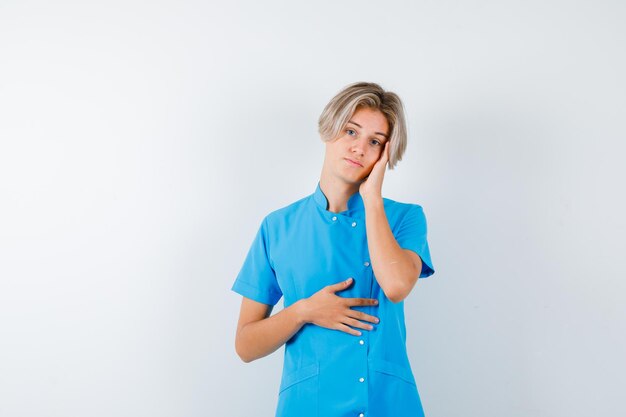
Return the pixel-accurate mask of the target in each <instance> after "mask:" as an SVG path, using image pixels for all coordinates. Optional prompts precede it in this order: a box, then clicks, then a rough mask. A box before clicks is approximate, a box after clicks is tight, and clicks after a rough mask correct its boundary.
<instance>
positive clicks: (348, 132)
mask: <svg viewBox="0 0 626 417" xmlns="http://www.w3.org/2000/svg"><path fill="white" fill-rule="evenodd" d="M346 133H347V134H348V135H350V136H354V135H356V132H355V131H354V130H353V129H346Z"/></svg>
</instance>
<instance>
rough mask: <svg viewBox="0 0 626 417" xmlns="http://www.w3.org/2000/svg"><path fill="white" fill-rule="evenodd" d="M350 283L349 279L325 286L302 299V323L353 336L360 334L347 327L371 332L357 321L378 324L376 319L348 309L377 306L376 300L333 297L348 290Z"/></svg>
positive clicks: (368, 325) (370, 328) (350, 279)
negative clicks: (338, 292)
mask: <svg viewBox="0 0 626 417" xmlns="http://www.w3.org/2000/svg"><path fill="white" fill-rule="evenodd" d="M352 281H353V280H352V278H349V279H348V280H346V281H342V282H339V283H337V284H332V285H327V286H326V287H324V288H322V289H321V290H319V291H318V292H316V293H315V294H313V295H312V296H310V297H309V298H305V299H303V300H302V301H303V303H302V317H303V318H304V321H305V322H306V323H313V324H316V325H318V326H321V327H326V328H327V329H334V330H341V331H344V332H346V333H348V334H351V335H354V336H360V335H361V332H359V331H358V330H354V329H352V328H351V327H349V326H352V327H358V328H360V329H365V330H372V328H373V326H372V325H370V324H367V323H362V322H361V321H359V320H366V321H369V322H372V323H378V322H379V320H378V318H377V317H374V316H370V315H369V314H365V313H363V312H362V311H358V310H353V309H351V308H350V307H352V306H377V305H378V300H376V299H374V298H347V297H339V296H337V295H335V293H336V292H337V291H341V290H345V289H346V288H348V287H349V286H350V284H352Z"/></svg>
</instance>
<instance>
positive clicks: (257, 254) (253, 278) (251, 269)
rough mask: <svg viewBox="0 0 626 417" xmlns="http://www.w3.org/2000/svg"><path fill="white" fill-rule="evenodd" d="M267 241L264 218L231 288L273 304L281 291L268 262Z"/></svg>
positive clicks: (253, 298) (246, 295)
mask: <svg viewBox="0 0 626 417" xmlns="http://www.w3.org/2000/svg"><path fill="white" fill-rule="evenodd" d="M268 243H269V239H268V225H267V218H265V219H263V222H262V223H261V227H259V230H258V232H257V234H256V237H255V238H254V241H253V242H252V246H251V247H250V250H249V251H248V255H247V256H246V259H245V261H244V263H243V266H242V267H241V270H240V271H239V274H238V275H237V278H236V279H235V282H234V284H233V286H232V288H231V290H232V291H235V292H236V293H238V294H241V295H243V296H244V297H248V298H250V299H252V300H255V301H258V302H260V303H263V304H268V305H275V304H276V303H277V302H278V300H280V298H281V297H282V296H283V293H282V291H281V289H280V286H279V285H278V281H277V279H276V273H275V272H274V269H273V268H272V266H271V263H270V258H269V244H268Z"/></svg>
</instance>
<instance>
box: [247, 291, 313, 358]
mask: <svg viewBox="0 0 626 417" xmlns="http://www.w3.org/2000/svg"><path fill="white" fill-rule="evenodd" d="M302 301H303V300H299V301H297V302H295V303H293V304H292V305H290V306H289V307H286V308H284V309H282V310H281V311H280V312H278V313H276V314H274V315H273V316H270V317H267V318H265V319H263V320H258V321H254V322H252V323H248V324H246V325H245V326H244V327H242V328H241V329H240V330H239V333H238V334H237V337H236V346H235V348H236V350H237V354H238V355H239V357H241V359H242V360H243V361H244V362H252V361H253V360H256V359H259V358H262V357H264V356H267V355H269V354H270V353H272V352H274V351H276V349H278V348H279V347H281V346H282V345H283V344H285V343H286V342H287V341H288V340H289V339H291V337H292V336H293V335H294V334H295V333H297V332H298V330H300V328H301V327H302V326H303V325H304V324H305V323H306V320H305V318H304V315H303V311H302Z"/></svg>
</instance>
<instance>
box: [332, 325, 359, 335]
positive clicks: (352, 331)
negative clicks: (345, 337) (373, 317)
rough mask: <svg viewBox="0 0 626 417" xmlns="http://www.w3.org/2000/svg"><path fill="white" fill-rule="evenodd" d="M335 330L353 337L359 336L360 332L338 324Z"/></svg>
mask: <svg viewBox="0 0 626 417" xmlns="http://www.w3.org/2000/svg"><path fill="white" fill-rule="evenodd" d="M337 330H341V331H342V332H346V333H348V334H351V335H353V336H361V332H360V331H358V330H354V329H353V328H351V327H348V326H346V325H345V324H339V325H338V326H337Z"/></svg>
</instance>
